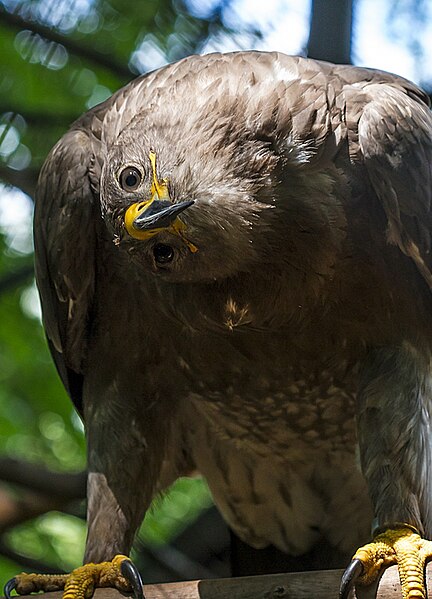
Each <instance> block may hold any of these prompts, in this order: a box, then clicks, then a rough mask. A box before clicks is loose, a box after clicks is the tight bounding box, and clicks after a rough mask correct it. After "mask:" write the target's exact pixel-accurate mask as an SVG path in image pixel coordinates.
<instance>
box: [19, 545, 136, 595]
mask: <svg viewBox="0 0 432 599" xmlns="http://www.w3.org/2000/svg"><path fill="white" fill-rule="evenodd" d="M125 561H128V562H129V561H130V560H129V558H128V557H126V556H125V555H116V556H115V557H114V559H113V560H112V561H110V562H101V563H99V564H91V563H90V564H85V565H84V566H81V567H79V568H76V569H75V570H73V571H72V572H71V573H70V574H63V575H51V574H26V573H24V572H23V573H22V574H18V575H17V576H16V577H15V584H14V587H15V590H16V591H17V593H19V594H20V595H24V594H28V593H32V592H36V591H59V590H62V589H64V593H63V598H64V599H90V597H92V595H93V593H94V590H95V589H96V588H100V587H113V588H116V589H118V590H119V591H121V592H123V593H129V592H131V590H133V589H132V588H131V584H130V582H129V581H128V580H127V579H126V578H125V576H124V575H123V574H122V568H121V566H122V563H123V562H125Z"/></svg>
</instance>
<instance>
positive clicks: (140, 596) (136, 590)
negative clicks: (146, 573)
mask: <svg viewBox="0 0 432 599" xmlns="http://www.w3.org/2000/svg"><path fill="white" fill-rule="evenodd" d="M120 570H121V573H122V574H123V576H124V577H125V578H126V580H127V581H128V583H129V584H130V585H131V587H132V592H133V596H134V597H135V599H145V596H144V593H143V590H142V587H143V583H142V580H141V574H140V573H139V572H138V568H137V567H136V566H135V564H134V563H133V562H131V561H130V560H128V559H125V560H124V561H122V563H121V566H120Z"/></svg>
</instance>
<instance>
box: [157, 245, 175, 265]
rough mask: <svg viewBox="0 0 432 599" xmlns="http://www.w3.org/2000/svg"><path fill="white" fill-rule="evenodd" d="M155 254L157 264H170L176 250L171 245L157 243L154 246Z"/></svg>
mask: <svg viewBox="0 0 432 599" xmlns="http://www.w3.org/2000/svg"><path fill="white" fill-rule="evenodd" d="M153 256H154V259H155V262H156V264H168V262H171V261H172V259H173V258H174V250H173V248H172V247H171V246H170V245H166V244H165V243H157V244H156V245H155V246H154V248H153Z"/></svg>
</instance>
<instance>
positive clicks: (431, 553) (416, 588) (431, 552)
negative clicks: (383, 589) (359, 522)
mask: <svg viewBox="0 0 432 599" xmlns="http://www.w3.org/2000/svg"><path fill="white" fill-rule="evenodd" d="M431 557H432V541H427V540H425V539H422V538H421V536H420V535H419V534H418V533H416V532H414V530H412V529H411V528H408V527H403V528H396V529H388V530H386V531H384V532H382V533H380V534H378V535H377V536H376V537H375V539H374V540H373V542H372V543H369V544H368V545H364V546H363V547H360V549H358V550H357V551H356V553H355V555H354V556H353V560H356V559H358V560H360V561H361V563H362V565H363V574H362V575H361V576H360V577H359V579H358V582H359V583H360V584H364V585H368V584H371V583H372V582H374V580H376V578H377V577H378V574H379V573H380V571H381V570H382V569H383V568H386V567H387V566H391V565H392V564H397V565H398V570H399V577H400V581H401V587H402V597H403V599H426V597H427V593H426V588H425V577H424V569H425V563H426V560H427V559H428V558H431Z"/></svg>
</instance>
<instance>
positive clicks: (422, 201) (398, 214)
mask: <svg viewBox="0 0 432 599" xmlns="http://www.w3.org/2000/svg"><path fill="white" fill-rule="evenodd" d="M397 81H401V80H397ZM365 91H366V92H367V94H368V96H369V99H370V100H369V102H368V103H367V104H366V105H365V107H364V110H363V112H362V116H361V118H360V121H359V126H358V133H359V145H360V149H361V152H362V154H363V157H364V162H365V166H366V168H367V171H368V174H369V178H370V180H371V182H372V185H373V187H374V189H375V192H376V194H377V196H378V198H379V200H380V201H381V203H382V206H383V208H384V211H385V214H386V217H387V223H388V227H387V238H388V241H389V242H390V243H393V244H395V245H397V246H398V247H399V248H400V249H401V250H402V252H403V253H404V254H406V255H407V256H409V257H410V258H411V259H412V260H413V261H414V262H415V264H416V265H417V268H418V269H419V271H420V272H421V274H422V276H423V278H424V279H425V281H426V282H427V284H428V285H429V287H430V288H431V290H432V271H431V269H432V256H431V253H430V252H431V229H432V212H431V205H432V113H431V111H430V109H429V107H428V105H427V104H426V102H425V101H424V96H423V95H422V94H421V92H420V90H419V91H418V94H417V95H416V94H415V93H413V91H412V88H410V89H409V90H404V89H403V88H402V87H401V86H398V85H395V86H392V85H382V84H381V85H373V84H372V85H370V86H368V87H367V88H366V89H365Z"/></svg>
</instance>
